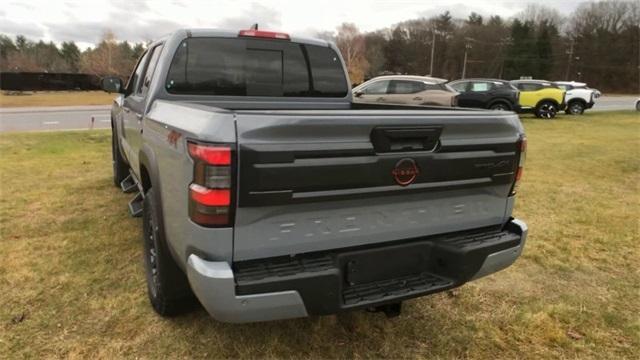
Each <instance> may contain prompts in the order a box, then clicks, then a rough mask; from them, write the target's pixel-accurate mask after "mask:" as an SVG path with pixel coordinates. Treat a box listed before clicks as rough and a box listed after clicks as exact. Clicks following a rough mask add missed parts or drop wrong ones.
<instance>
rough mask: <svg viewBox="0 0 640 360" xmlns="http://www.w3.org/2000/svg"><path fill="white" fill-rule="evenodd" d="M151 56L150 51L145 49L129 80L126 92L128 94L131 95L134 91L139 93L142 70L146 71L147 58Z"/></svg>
mask: <svg viewBox="0 0 640 360" xmlns="http://www.w3.org/2000/svg"><path fill="white" fill-rule="evenodd" d="M148 58H149V51H145V52H144V53H143V54H142V56H141V57H140V60H138V63H137V64H136V68H135V70H133V73H131V76H130V77H129V81H128V82H127V87H126V89H127V91H126V93H125V95H126V96H129V95H131V94H134V93H138V91H139V89H140V86H141V85H142V81H141V79H140V78H141V77H142V72H143V71H144V67H145V64H146V63H147V59H148Z"/></svg>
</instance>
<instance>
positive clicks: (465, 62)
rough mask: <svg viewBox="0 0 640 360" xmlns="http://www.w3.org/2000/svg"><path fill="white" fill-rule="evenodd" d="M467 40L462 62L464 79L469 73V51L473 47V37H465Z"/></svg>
mask: <svg viewBox="0 0 640 360" xmlns="http://www.w3.org/2000/svg"><path fill="white" fill-rule="evenodd" d="M465 39H466V40H467V43H466V44H465V45H464V62H463V63H462V79H464V76H465V75H466V74H467V52H468V51H469V49H471V44H469V42H470V41H473V39H472V38H465Z"/></svg>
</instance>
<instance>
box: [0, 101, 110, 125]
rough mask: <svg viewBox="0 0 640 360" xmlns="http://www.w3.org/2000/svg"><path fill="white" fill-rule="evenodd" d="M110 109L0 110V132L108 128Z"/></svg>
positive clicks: (62, 107)
mask: <svg viewBox="0 0 640 360" xmlns="http://www.w3.org/2000/svg"><path fill="white" fill-rule="evenodd" d="M110 109H111V106H110V105H107V106H104V105H101V106H55V107H24V108H0V131H47V130H87V129H90V128H92V127H93V128H94V129H104V128H109V127H111V124H110V116H109V114H110ZM91 118H93V125H92V123H91Z"/></svg>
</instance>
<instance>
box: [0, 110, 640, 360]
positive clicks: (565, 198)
mask: <svg viewBox="0 0 640 360" xmlns="http://www.w3.org/2000/svg"><path fill="white" fill-rule="evenodd" d="M524 123H525V127H526V129H527V133H528V138H529V152H528V159H527V164H526V169H525V173H524V178H523V184H522V187H521V191H520V194H519V195H518V201H517V207H516V210H515V214H516V216H518V217H520V218H522V219H524V220H525V221H526V222H527V223H528V225H529V228H530V235H529V239H528V242H527V246H526V248H525V252H524V254H523V257H522V258H521V259H520V260H518V261H517V262H516V264H515V265H514V266H513V267H511V268H509V269H507V270H505V271H503V272H501V273H498V274H495V275H494V276H491V277H488V278H484V279H482V280H479V281H477V282H474V283H470V284H467V285H465V286H463V287H461V288H459V289H456V290H455V291H453V292H449V293H443V294H438V295H435V296H430V297H426V298H421V299H417V300H412V301H409V302H407V303H405V307H404V309H403V313H402V315H401V316H400V317H399V318H395V319H392V320H387V319H385V317H384V316H383V315H381V314H371V313H365V312H354V313H347V314H341V315H338V316H326V317H313V318H308V319H296V320H288V321H278V322H271V323H259V324H249V325H228V324H220V323H217V322H216V321H214V320H212V319H211V318H209V317H208V316H207V315H206V313H205V312H204V311H203V310H202V309H200V310H197V311H195V312H194V313H192V314H189V315H187V316H183V317H178V318H175V319H169V320H168V319H163V318H160V317H158V316H156V315H155V314H154V313H153V311H152V309H151V307H150V306H149V305H148V301H147V295H146V288H145V279H144V275H143V268H142V258H141V256H142V251H141V247H142V244H141V239H140V220H139V219H132V218H129V216H128V214H127V211H126V204H127V201H128V200H129V197H130V196H129V195H125V194H122V193H121V192H120V191H119V190H118V189H116V188H114V187H113V185H112V182H111V181H112V180H111V163H110V151H109V142H110V134H109V133H108V132H106V131H94V132H57V133H28V134H27V133H25V134H2V135H0V186H1V197H0V254H2V260H1V261H0V294H1V295H0V354H5V355H0V357H2V358H4V357H6V356H8V357H71V358H88V357H91V358H93V357H99V358H113V357H127V358H158V357H167V358H176V357H196V358H201V357H215V358H220V357H233V358H239V357H242V358H263V357H278V358H280V357H283V358H312V357H313V358H372V357H373V358H380V357H385V358H423V357H437V358H479V359H487V358H508V359H513V358H529V359H538V358H595V359H610V358H611V359H612V358H629V359H637V358H640V315H639V314H640V266H639V263H640V236H639V233H640V229H639V220H638V218H639V215H640V189H639V184H640V118H639V117H638V115H637V114H636V113H632V112H626V113H599V114H594V113H590V114H587V115H584V116H581V117H568V116H561V117H560V118H559V119H557V120H555V121H541V120H535V119H526V120H524Z"/></svg>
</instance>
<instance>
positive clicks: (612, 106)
mask: <svg viewBox="0 0 640 360" xmlns="http://www.w3.org/2000/svg"><path fill="white" fill-rule="evenodd" d="M637 99H638V96H627V95H625V96H606V95H605V96H601V97H600V98H599V99H596V104H595V105H593V108H592V109H591V110H587V111H612V110H635V106H636V100H637Z"/></svg>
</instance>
